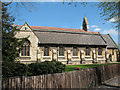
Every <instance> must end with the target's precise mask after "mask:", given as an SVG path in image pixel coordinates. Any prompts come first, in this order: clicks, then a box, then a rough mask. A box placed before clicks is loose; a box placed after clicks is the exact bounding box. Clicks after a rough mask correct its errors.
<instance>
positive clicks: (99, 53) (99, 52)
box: [98, 47, 102, 55]
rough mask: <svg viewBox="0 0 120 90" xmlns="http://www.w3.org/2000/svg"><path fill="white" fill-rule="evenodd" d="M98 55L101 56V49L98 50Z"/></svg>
mask: <svg viewBox="0 0 120 90" xmlns="http://www.w3.org/2000/svg"><path fill="white" fill-rule="evenodd" d="M98 55H102V48H101V47H99V48H98Z"/></svg>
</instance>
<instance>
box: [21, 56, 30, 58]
mask: <svg viewBox="0 0 120 90" xmlns="http://www.w3.org/2000/svg"><path fill="white" fill-rule="evenodd" d="M20 57H21V58H22V57H23V58H31V56H20Z"/></svg>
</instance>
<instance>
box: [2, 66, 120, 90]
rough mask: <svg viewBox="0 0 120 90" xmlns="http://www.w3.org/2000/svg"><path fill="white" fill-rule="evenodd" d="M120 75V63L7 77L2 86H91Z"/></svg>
mask: <svg viewBox="0 0 120 90" xmlns="http://www.w3.org/2000/svg"><path fill="white" fill-rule="evenodd" d="M119 75H120V64H113V65H105V66H99V67H95V68H88V69H80V70H76V71H71V72H65V73H55V74H48V75H39V76H29V77H25V76H21V77H13V78H6V79H3V81H2V88H3V89H4V88H17V89H19V88H89V87H95V86H98V85H99V84H100V83H102V82H104V81H106V80H109V79H111V78H114V77H117V76H119Z"/></svg>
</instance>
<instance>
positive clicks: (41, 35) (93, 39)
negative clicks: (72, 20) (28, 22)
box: [14, 25, 117, 48]
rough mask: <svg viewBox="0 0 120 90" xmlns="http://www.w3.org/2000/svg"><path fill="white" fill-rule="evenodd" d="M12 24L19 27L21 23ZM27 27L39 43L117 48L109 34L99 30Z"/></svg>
mask: <svg viewBox="0 0 120 90" xmlns="http://www.w3.org/2000/svg"><path fill="white" fill-rule="evenodd" d="M14 26H17V28H18V29H19V28H20V27H21V26H22V25H14ZM29 27H30V28H31V29H32V31H33V32H34V33H35V34H36V36H37V37H38V39H39V41H40V43H41V44H76V45H104V46H106V45H107V47H108V48H117V45H116V43H115V42H114V40H113V39H112V37H110V35H101V34H100V33H99V32H92V31H85V30H84V29H73V28H57V27H45V26H29ZM106 42H107V43H106Z"/></svg>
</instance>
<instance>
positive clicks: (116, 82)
mask: <svg viewBox="0 0 120 90" xmlns="http://www.w3.org/2000/svg"><path fill="white" fill-rule="evenodd" d="M97 88H114V89H119V90H120V76H119V77H115V78H113V79H110V80H108V81H106V82H104V83H103V84H101V86H98V87H97Z"/></svg>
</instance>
